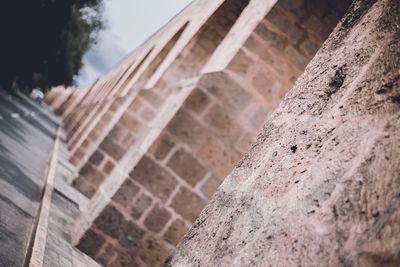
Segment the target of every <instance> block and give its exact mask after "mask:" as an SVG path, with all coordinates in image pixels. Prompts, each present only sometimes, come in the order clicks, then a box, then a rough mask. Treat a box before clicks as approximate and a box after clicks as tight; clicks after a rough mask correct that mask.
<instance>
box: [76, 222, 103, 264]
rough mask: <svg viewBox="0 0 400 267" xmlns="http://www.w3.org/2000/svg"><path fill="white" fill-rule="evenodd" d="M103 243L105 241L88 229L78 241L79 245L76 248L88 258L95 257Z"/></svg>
mask: <svg viewBox="0 0 400 267" xmlns="http://www.w3.org/2000/svg"><path fill="white" fill-rule="evenodd" d="M105 241H106V240H105V239H104V238H103V237H102V236H101V235H99V234H98V233H96V232H95V231H93V230H92V229H89V230H88V231H86V233H85V235H84V236H83V237H82V238H81V240H79V243H78V245H77V246H76V247H77V248H78V249H79V250H81V251H83V252H85V253H86V254H88V255H89V256H91V257H95V256H96V254H97V253H98V252H99V250H100V248H101V247H102V246H103V244H104V242H105Z"/></svg>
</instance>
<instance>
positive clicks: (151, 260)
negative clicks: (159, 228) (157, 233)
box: [137, 238, 172, 266]
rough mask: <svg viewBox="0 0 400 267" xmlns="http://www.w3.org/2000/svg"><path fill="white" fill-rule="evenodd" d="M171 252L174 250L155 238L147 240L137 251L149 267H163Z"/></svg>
mask: <svg viewBox="0 0 400 267" xmlns="http://www.w3.org/2000/svg"><path fill="white" fill-rule="evenodd" d="M171 251H172V248H169V247H167V246H166V245H165V244H163V242H162V240H157V239H155V238H149V239H147V240H145V241H144V242H143V243H142V244H140V248H138V249H137V253H138V256H139V257H140V259H141V260H142V261H143V262H144V263H145V264H147V266H162V265H163V263H164V261H165V259H166V258H167V257H168V255H169V254H170V253H171Z"/></svg>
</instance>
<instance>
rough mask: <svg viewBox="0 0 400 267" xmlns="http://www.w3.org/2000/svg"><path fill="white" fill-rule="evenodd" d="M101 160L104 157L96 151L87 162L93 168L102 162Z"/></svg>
mask: <svg viewBox="0 0 400 267" xmlns="http://www.w3.org/2000/svg"><path fill="white" fill-rule="evenodd" d="M103 159H104V155H103V154H102V153H101V152H100V151H98V150H96V151H95V152H94V153H93V155H92V156H91V157H90V158H89V162H90V163H92V164H93V165H95V166H98V165H100V163H101V162H102V161H103Z"/></svg>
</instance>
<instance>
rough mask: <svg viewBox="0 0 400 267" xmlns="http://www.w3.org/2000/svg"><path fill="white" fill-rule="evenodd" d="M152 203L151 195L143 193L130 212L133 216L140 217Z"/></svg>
mask: <svg viewBox="0 0 400 267" xmlns="http://www.w3.org/2000/svg"><path fill="white" fill-rule="evenodd" d="M151 203H152V199H151V197H149V196H147V195H145V194H143V193H142V194H141V195H140V196H139V197H138V198H137V199H136V201H135V203H133V205H132V208H131V212H130V214H131V216H132V217H133V218H135V219H139V218H140V217H141V216H142V214H143V213H144V212H145V211H146V210H147V209H148V208H149V207H150V206H151Z"/></svg>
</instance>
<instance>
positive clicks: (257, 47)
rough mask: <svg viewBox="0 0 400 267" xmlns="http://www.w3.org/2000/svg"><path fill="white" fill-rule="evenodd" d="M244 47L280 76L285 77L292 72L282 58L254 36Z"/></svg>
mask: <svg viewBox="0 0 400 267" xmlns="http://www.w3.org/2000/svg"><path fill="white" fill-rule="evenodd" d="M244 46H245V47H246V48H247V49H249V50H250V51H251V52H252V53H254V54H256V55H257V56H259V57H260V58H261V60H263V61H264V62H265V63H266V64H267V65H268V66H270V67H271V68H272V69H274V70H275V71H276V72H277V73H278V74H279V75H281V76H284V75H287V73H290V72H291V70H290V67H289V66H288V65H287V64H286V62H285V61H284V60H282V58H281V57H279V55H276V54H274V53H272V51H271V50H270V48H268V46H266V45H264V44H263V43H262V42H261V41H259V40H256V39H255V38H254V37H253V36H250V38H249V39H247V41H246V42H245V44H244Z"/></svg>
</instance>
